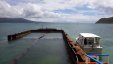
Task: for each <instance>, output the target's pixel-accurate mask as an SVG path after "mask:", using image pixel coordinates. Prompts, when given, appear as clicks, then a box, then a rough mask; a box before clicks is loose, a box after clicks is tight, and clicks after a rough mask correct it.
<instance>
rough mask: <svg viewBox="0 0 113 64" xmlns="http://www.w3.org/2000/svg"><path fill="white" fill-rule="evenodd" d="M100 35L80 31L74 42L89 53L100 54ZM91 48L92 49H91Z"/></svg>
mask: <svg viewBox="0 0 113 64" xmlns="http://www.w3.org/2000/svg"><path fill="white" fill-rule="evenodd" d="M99 40H100V36H97V35H95V34H92V33H80V34H79V37H77V40H76V42H77V43H78V44H79V45H80V46H81V47H82V48H83V49H84V50H85V51H86V52H87V53H91V54H97V53H98V54H101V51H102V47H100V42H99ZM91 50H93V51H91Z"/></svg>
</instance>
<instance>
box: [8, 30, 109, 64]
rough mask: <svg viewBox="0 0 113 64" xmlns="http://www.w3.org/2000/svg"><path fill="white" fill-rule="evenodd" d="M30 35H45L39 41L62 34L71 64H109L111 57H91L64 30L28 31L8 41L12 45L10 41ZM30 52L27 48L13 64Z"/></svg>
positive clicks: (92, 55) (91, 54) (9, 38)
mask: <svg viewBox="0 0 113 64" xmlns="http://www.w3.org/2000/svg"><path fill="white" fill-rule="evenodd" d="M30 33H44V35H42V36H41V37H39V39H41V38H43V37H44V36H45V34H48V33H61V34H62V37H63V40H64V43H65V46H66V49H67V52H68V55H69V59H70V60H71V64H109V55H107V54H100V53H99V54H93V53H90V55H89V54H88V53H87V52H86V51H85V50H84V49H83V48H82V46H81V44H79V43H78V40H77V42H74V41H73V40H72V39H71V38H70V37H69V35H68V34H67V33H66V32H65V31H64V30H58V29H51V28H46V29H36V30H28V31H24V32H20V33H16V34H12V35H8V41H9V43H10V41H13V40H17V39H19V38H22V37H24V36H26V35H28V34H30ZM82 35H83V34H82ZM92 48H94V45H91V49H92ZM100 48H101V47H100ZM28 51H29V49H28V48H27V51H26V52H24V53H22V54H21V55H19V56H17V57H16V58H14V59H13V60H12V63H11V64H18V61H19V60H21V59H22V58H23V57H24V55H25V54H26V53H27V52H28ZM99 56H101V57H102V56H106V57H107V59H106V60H107V61H105V62H103V61H102V59H99ZM53 64H54V63H53Z"/></svg>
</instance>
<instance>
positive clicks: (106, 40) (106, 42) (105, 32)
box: [0, 23, 113, 64]
mask: <svg viewBox="0 0 113 64" xmlns="http://www.w3.org/2000/svg"><path fill="white" fill-rule="evenodd" d="M39 28H57V29H63V30H65V32H66V33H68V34H69V36H70V37H71V38H72V39H73V40H75V38H76V37H77V36H78V34H79V33H85V32H87V33H94V34H97V35H99V36H100V37H101V40H100V42H101V43H100V44H101V46H102V47H103V51H102V52H103V54H109V55H110V63H113V61H112V58H113V52H112V50H113V24H85V23H84V24H82V23H0V62H1V63H2V62H3V61H4V62H6V63H5V64H7V62H8V61H7V60H5V59H4V58H5V57H7V59H10V58H14V57H15V56H16V55H17V54H19V53H20V51H22V50H23V49H24V48H26V47H29V46H30V45H31V43H29V42H32V41H31V40H26V39H22V40H17V41H12V42H11V44H8V41H7V35H10V34H14V33H18V32H22V31H26V30H32V29H39ZM18 42H19V43H18ZM20 42H21V43H20ZM26 42H28V43H26ZM9 45H10V46H9ZM18 45H20V46H21V47H18ZM10 48H15V49H10ZM11 51H12V52H17V53H15V54H9V55H8V52H11ZM2 59H4V60H2ZM1 60H2V61H1Z"/></svg>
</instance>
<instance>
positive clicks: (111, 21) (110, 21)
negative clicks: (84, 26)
mask: <svg viewBox="0 0 113 64" xmlns="http://www.w3.org/2000/svg"><path fill="white" fill-rule="evenodd" d="M96 23H97V24H98V23H102V24H113V17H110V18H101V19H99V20H98V21H97V22H96Z"/></svg>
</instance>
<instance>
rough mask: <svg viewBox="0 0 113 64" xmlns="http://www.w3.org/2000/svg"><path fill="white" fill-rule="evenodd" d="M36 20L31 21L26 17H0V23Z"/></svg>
mask: <svg viewBox="0 0 113 64" xmlns="http://www.w3.org/2000/svg"><path fill="white" fill-rule="evenodd" d="M33 22H34V21H30V20H27V19H24V18H0V23H33Z"/></svg>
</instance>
